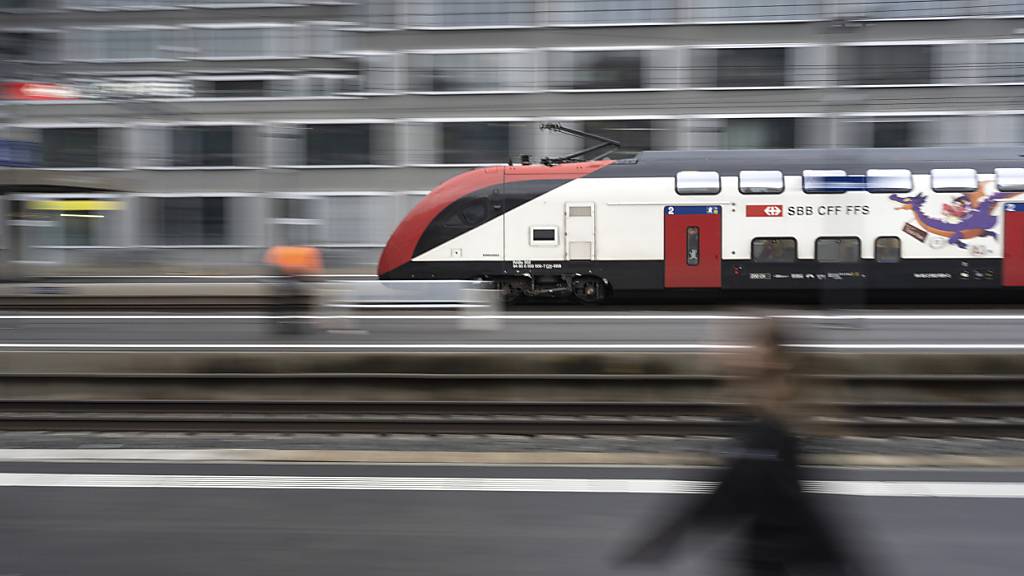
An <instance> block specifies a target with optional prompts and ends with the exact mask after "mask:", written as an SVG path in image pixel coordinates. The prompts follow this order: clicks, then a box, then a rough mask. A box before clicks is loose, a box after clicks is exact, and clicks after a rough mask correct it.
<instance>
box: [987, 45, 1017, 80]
mask: <svg viewBox="0 0 1024 576" xmlns="http://www.w3.org/2000/svg"><path fill="white" fill-rule="evenodd" d="M987 52H988V62H987V65H986V68H987V70H988V81H989V82H1024V42H1000V43H997V44H989V45H988V50H987Z"/></svg>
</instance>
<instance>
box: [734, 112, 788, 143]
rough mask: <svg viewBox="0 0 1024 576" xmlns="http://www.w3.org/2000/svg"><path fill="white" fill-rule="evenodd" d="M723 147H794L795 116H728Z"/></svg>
mask: <svg viewBox="0 0 1024 576" xmlns="http://www.w3.org/2000/svg"><path fill="white" fill-rule="evenodd" d="M723 136H724V138H722V145H723V147H724V148H795V147H796V119H795V118H728V119H726V120H725V133H724V135H723Z"/></svg>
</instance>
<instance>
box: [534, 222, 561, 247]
mask: <svg viewBox="0 0 1024 576" xmlns="http://www.w3.org/2000/svg"><path fill="white" fill-rule="evenodd" d="M530 244H531V245H533V246H553V245H555V244H558V228H555V227H554V226H530Z"/></svg>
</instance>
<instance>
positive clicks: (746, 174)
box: [740, 170, 786, 194]
mask: <svg viewBox="0 0 1024 576" xmlns="http://www.w3.org/2000/svg"><path fill="white" fill-rule="evenodd" d="M785 187H786V183H785V180H784V179H783V177H782V172H779V171H778V170H741V171H740V193H742V194H779V193H781V192H782V190H783V189H785Z"/></svg>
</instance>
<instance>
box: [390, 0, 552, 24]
mask: <svg viewBox="0 0 1024 576" xmlns="http://www.w3.org/2000/svg"><path fill="white" fill-rule="evenodd" d="M536 1H537V0H474V1H473V2H466V0H415V1H413V2H410V3H409V4H408V5H407V8H406V14H407V16H408V19H409V24H410V25H411V26H415V27H436V28H449V27H489V26H529V25H530V24H532V23H533V15H534V10H535V6H534V4H535V2H536Z"/></svg>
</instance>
